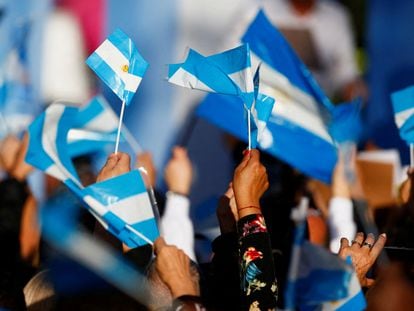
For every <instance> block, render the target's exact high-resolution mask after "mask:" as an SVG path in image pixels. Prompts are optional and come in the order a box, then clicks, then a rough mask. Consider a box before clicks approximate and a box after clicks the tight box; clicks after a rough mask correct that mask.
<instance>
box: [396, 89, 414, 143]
mask: <svg viewBox="0 0 414 311" xmlns="http://www.w3.org/2000/svg"><path fill="white" fill-rule="evenodd" d="M391 100H392V107H393V109H394V119H395V124H396V125H397V127H398V128H399V130H400V136H401V138H402V139H403V140H405V141H406V143H407V144H408V145H409V144H413V143H414V86H410V87H408V88H405V89H403V90H399V91H397V92H394V93H392V94H391Z"/></svg>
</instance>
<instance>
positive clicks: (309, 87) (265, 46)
mask: <svg viewBox="0 0 414 311" xmlns="http://www.w3.org/2000/svg"><path fill="white" fill-rule="evenodd" d="M242 41H243V42H246V43H248V44H249V45H250V49H251V50H252V51H253V52H254V53H255V54H256V55H257V56H258V57H259V58H260V59H261V60H262V61H263V62H265V63H267V64H268V65H269V66H271V67H272V68H274V69H275V70H277V71H278V72H280V73H281V74H282V75H284V76H285V77H286V78H288V80H289V81H290V82H291V83H292V84H294V85H295V86H296V87H298V88H299V89H301V90H302V91H303V92H305V93H307V94H310V95H311V96H312V97H315V98H317V99H318V101H319V102H320V103H322V104H324V105H325V106H326V107H327V108H328V109H331V108H333V104H332V103H331V101H330V100H329V98H328V97H327V96H326V95H325V94H324V92H323V91H322V90H321V88H320V87H319V85H318V84H317V82H316V81H315V79H314V78H313V76H312V74H311V72H310V71H309V69H308V68H306V66H305V65H304V64H303V63H302V61H301V60H300V59H299V57H298V56H297V55H296V53H295V51H294V50H293V49H292V48H291V47H290V45H289V43H288V42H287V41H286V39H285V38H284V37H283V35H282V34H281V33H280V32H279V31H278V30H277V28H275V27H274V26H273V25H272V24H271V22H270V21H269V20H268V19H267V17H266V15H265V14H264V12H263V11H262V10H261V11H259V13H258V14H257V16H256V18H255V20H254V21H253V22H252V23H251V24H250V26H249V28H248V29H247V31H246V33H245V34H244V35H243V38H242ZM276 100H277V99H276Z"/></svg>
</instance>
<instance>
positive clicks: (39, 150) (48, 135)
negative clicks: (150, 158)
mask: <svg viewBox="0 0 414 311" xmlns="http://www.w3.org/2000/svg"><path fill="white" fill-rule="evenodd" d="M78 113H79V111H78V108H75V107H67V106H65V105H63V104H53V105H51V106H49V107H48V109H46V111H45V112H44V113H43V114H41V115H40V116H39V117H38V118H36V119H35V121H34V122H33V123H32V124H31V125H30V126H29V147H28V151H27V154H26V159H25V161H26V162H27V163H29V164H31V165H33V166H35V167H37V168H39V169H40V170H42V171H44V172H45V173H47V174H49V175H51V176H53V177H55V178H57V179H58V180H60V181H62V182H63V183H65V185H67V186H68V188H69V189H70V190H71V191H72V192H74V194H75V195H77V196H78V197H79V198H80V199H81V200H83V202H85V203H86V206H87V208H88V210H89V211H90V212H91V213H92V214H93V215H94V216H95V217H96V218H97V220H98V221H100V222H101V223H102V225H103V226H104V227H105V228H107V230H109V231H110V232H111V233H112V234H114V235H115V236H117V237H118V238H119V239H120V240H121V241H122V242H123V243H125V244H126V245H128V246H129V247H137V246H141V245H144V244H146V243H152V242H153V241H154V240H155V238H156V237H157V236H158V235H159V234H158V228H157V225H156V222H155V217H154V212H153V209H152V205H151V203H150V201H149V197H148V193H147V192H146V190H145V187H144V186H143V185H144V183H143V180H142V177H141V175H140V173H139V172H138V171H132V172H129V173H127V174H124V175H121V176H117V177H115V178H112V179H109V180H106V181H103V182H100V183H96V184H93V185H90V186H88V187H86V188H84V187H83V185H82V183H81V181H80V179H79V177H78V175H77V173H76V170H75V168H74V166H73V163H72V161H71V156H70V153H69V148H70V144H69V143H68V140H67V136H68V133H69V131H70V129H71V128H73V126H74V125H75V124H77V122H79V120H78V119H77V116H78Z"/></svg>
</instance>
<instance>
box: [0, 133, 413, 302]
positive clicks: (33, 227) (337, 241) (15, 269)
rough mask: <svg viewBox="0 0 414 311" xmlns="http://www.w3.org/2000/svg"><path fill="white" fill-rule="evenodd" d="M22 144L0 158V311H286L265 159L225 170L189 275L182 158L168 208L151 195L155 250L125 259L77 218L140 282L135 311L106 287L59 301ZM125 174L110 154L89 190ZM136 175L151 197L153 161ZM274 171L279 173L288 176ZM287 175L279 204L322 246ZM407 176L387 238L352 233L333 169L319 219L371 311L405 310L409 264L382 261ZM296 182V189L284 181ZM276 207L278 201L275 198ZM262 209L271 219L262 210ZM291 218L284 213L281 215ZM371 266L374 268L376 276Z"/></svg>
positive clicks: (349, 206) (340, 175)
mask: <svg viewBox="0 0 414 311" xmlns="http://www.w3.org/2000/svg"><path fill="white" fill-rule="evenodd" d="M27 141H28V138H27V135H25V136H24V138H23V139H22V140H21V141H20V140H19V139H17V138H16V137H11V136H10V137H7V138H6V139H4V140H3V142H2V144H1V148H0V160H1V162H0V163H1V165H2V169H3V170H4V171H5V172H6V174H5V175H4V177H3V179H2V181H1V183H0V192H1V195H0V198H1V204H0V215H1V218H0V219H1V222H0V223H1V226H0V229H1V231H0V238H1V241H2V256H1V277H0V279H1V288H0V305H1V307H2V308H3V309H5V310H24V309H26V308H27V309H28V310H54V309H56V310H61V309H63V310H66V309H67V310H69V309H71V310H86V309H87V310H95V309H98V308H99V309H105V310H107V309H108V310H112V309H114V310H115V309H116V310H123V309H126V310H130V309H131V310H140V309H150V310H273V309H276V308H277V307H283V290H284V287H285V285H286V273H287V270H288V266H289V261H290V249H291V247H292V243H293V241H292V230H293V228H292V227H290V226H285V230H286V232H284V233H280V234H279V231H278V230H273V228H268V227H267V225H266V223H269V224H271V225H272V226H274V225H275V224H277V223H278V222H280V221H285V222H290V218H289V217H288V218H286V217H285V219H273V218H274V217H275V216H277V217H280V218H283V217H284V216H283V213H280V211H279V213H278V212H277V211H278V209H280V210H282V209H285V208H286V207H285V206H283V204H286V203H287V202H289V200H287V199H286V198H285V199H284V200H282V199H280V198H279V199H276V200H275V201H273V202H276V203H271V204H269V198H267V199H266V200H263V199H265V197H266V196H264V194H265V193H266V190H267V189H268V188H269V177H268V173H267V169H266V167H265V165H264V164H263V163H265V162H266V161H267V162H269V161H271V160H269V159H266V157H267V156H266V155H265V154H262V155H261V154H260V152H259V151H258V150H256V149H252V150H245V151H244V152H243V155H242V156H241V160H240V161H239V163H238V165H237V167H236V168H235V170H234V176H233V180H232V181H230V183H229V187H228V189H227V190H226V191H225V193H224V194H223V196H222V198H221V200H220V201H219V204H218V207H217V217H218V222H219V225H220V231H221V235H220V236H219V237H217V239H216V240H214V241H213V243H212V249H213V256H212V258H211V262H209V263H198V264H197V254H196V252H195V251H194V241H195V235H194V228H193V224H192V222H191V219H190V217H189V211H190V202H189V199H188V195H189V193H190V191H191V181H192V175H193V172H192V164H191V161H190V159H189V156H188V154H187V151H186V149H185V148H183V147H175V148H174V149H173V150H172V157H171V159H170V160H169V162H168V164H167V166H166V168H165V174H164V176H165V181H166V185H167V187H168V192H167V193H166V195H165V200H162V199H160V197H161V194H160V193H158V192H157V195H156V197H158V198H159V199H158V202H159V211H160V212H161V219H160V222H159V226H160V231H161V236H160V237H159V238H158V239H157V240H156V241H155V243H154V245H153V247H150V246H149V245H147V246H143V247H139V248H136V249H129V248H128V247H127V246H126V245H122V244H121V242H119V241H118V240H117V239H115V238H114V237H113V236H111V234H110V233H108V232H107V231H105V230H103V228H102V226H101V225H100V224H99V223H98V222H96V223H95V221H94V220H93V219H92V220H91V219H89V220H86V219H87V218H88V216H90V215H88V214H87V213H86V214H85V213H83V214H81V217H80V218H79V226H83V227H88V226H89V232H90V233H91V234H93V237H94V239H96V240H104V241H106V243H109V244H110V245H111V246H112V248H113V249H114V250H116V251H117V252H119V253H123V254H124V256H125V257H126V258H127V259H128V260H130V261H131V262H132V263H134V265H135V266H136V267H137V269H139V270H140V271H141V272H142V273H143V275H144V276H145V277H144V279H143V280H144V281H142V280H141V281H140V280H137V284H136V290H137V291H143V290H145V291H146V293H147V294H146V295H145V297H146V299H145V301H140V302H137V301H135V300H134V299H132V298H130V297H128V295H126V294H124V293H122V292H121V291H119V290H118V289H116V288H114V287H112V286H106V287H103V288H102V287H100V286H97V287H96V288H88V289H83V290H81V291H76V290H75V291H70V292H69V293H67V292H66V293H65V292H59V290H58V287H59V286H56V284H55V283H54V282H56V278H53V277H52V276H53V274H54V272H53V269H58V268H56V267H54V266H53V265H49V263H50V257H51V256H52V255H51V252H50V250H48V245H47V243H45V242H44V241H43V239H42V234H41V222H40V220H39V216H38V209H39V207H38V206H37V204H36V200H35V199H34V197H33V195H32V194H31V191H30V189H29V187H28V185H27V182H26V179H27V176H28V174H30V172H31V171H32V170H33V168H32V167H31V166H30V165H28V164H26V163H25V161H24V157H25V152H26V150H27V143H28V142H27ZM261 157H262V159H261ZM273 162H275V161H274V160H273ZM75 163H78V165H77V168H78V171H79V172H80V176H83V181H84V182H85V183H86V182H88V180H89V183H92V182H94V177H93V176H90V174H91V173H90V172H89V171H88V169H87V167H88V165H86V164H85V163H87V162H85V161H84V160H83V161H82V159H77V160H75ZM130 163H131V159H130V157H129V155H128V154H126V153H122V152H118V153H116V154H111V155H110V156H109V157H108V158H107V161H106V163H105V165H104V166H103V167H102V169H101V170H100V172H99V174H98V175H97V176H96V180H97V181H103V180H107V179H110V178H112V177H115V176H118V175H121V174H123V173H126V172H129V171H130V170H131V167H130ZM277 165H279V166H284V164H280V163H278V164H276V163H273V169H274V166H277ZM135 166H137V167H138V166H141V167H144V168H145V171H146V174H145V181H146V183H147V186H148V187H149V189H152V187H153V186H154V185H155V174H156V170H155V168H154V165H153V164H152V160H151V155H150V154H149V153H142V154H140V155H138V156H137V159H136V163H135ZM283 169H284V170H287V168H286V167H285V168H283ZM270 171H271V170H269V172H270ZM290 174H291V175H292V174H293V175H294V177H292V176H290V177H289V178H290V180H289V178H288V177H287V175H288V173H284V175H286V176H284V177H285V179H283V178H282V179H281V180H279V181H280V182H286V181H287V180H289V184H288V185H285V186H284V187H289V188H290V191H289V192H286V193H283V195H284V196H286V195H287V194H288V193H290V194H292V195H293V197H292V198H290V203H292V204H293V203H295V202H296V203H298V198H300V197H303V196H308V197H309V198H310V199H311V200H310V202H311V204H310V205H311V208H310V210H309V212H308V217H307V232H306V236H307V237H308V238H307V239H309V240H310V241H311V242H313V243H316V244H317V243H320V242H318V239H315V238H314V236H315V234H314V233H313V231H315V230H316V231H317V230H318V227H320V224H318V223H317V222H314V221H312V217H313V216H314V214H315V213H312V211H317V208H318V207H317V204H316V202H317V199H315V198H316V197H317V193H316V191H315V190H310V188H311V187H309V182H308V181H307V180H305V178H304V177H303V176H302V177H299V174H298V173H297V172H295V171H293V170H292V169H291V172H290ZM85 176H88V177H85ZM408 177H409V178H408V179H407V182H406V183H405V184H404V185H403V187H402V188H401V189H402V190H401V202H402V204H403V205H402V207H401V208H400V209H399V212H400V214H399V215H395V217H394V218H393V221H392V222H390V223H389V224H387V225H388V227H385V228H386V230H387V232H386V233H382V234H380V235H379V236H375V235H374V234H373V233H371V232H358V233H357V231H358V230H357V228H358V227H360V226H361V224H363V223H364V221H365V223H371V222H370V215H365V216H366V219H365V220H364V219H358V217H357V215H354V212H353V210H354V208H358V206H357V205H358V204H360V205H361V204H364V202H363V197H361V195H362V194H361V193H360V192H361V189H359V193H358V190H357V189H356V188H358V187H360V185H359V186H358V185H357V184H358V182H355V183H354V184H353V185H352V186H350V184H349V182H348V181H347V179H346V176H345V169H344V165H343V160H342V159H341V158H340V159H339V160H338V164H337V167H336V169H335V172H334V175H333V183H332V193H333V196H332V198H331V199H330V206H329V209H328V211H327V215H326V224H327V225H328V228H329V232H330V234H329V237H330V238H329V241H328V240H325V246H326V247H329V248H330V249H332V250H333V251H334V252H335V253H337V254H338V256H339V257H340V258H343V259H346V258H347V257H350V258H351V259H352V265H353V267H354V269H355V271H356V273H357V276H358V280H359V282H360V285H361V287H362V288H363V289H365V290H366V297H367V302H368V309H372V310H386V309H387V308H388V306H390V304H391V303H395V304H397V303H398V304H401V308H399V310H403V307H408V309H409V306H410V305H411V306H412V304H410V303H412V300H413V296H412V295H411V294H412V292H413V291H412V289H413V284H412V261H411V259H412V258H410V256H409V254H410V253H409V252H407V253H404V251H402V254H401V253H398V254H393V253H392V252H391V253H389V254H388V255H389V256H386V254H385V252H384V245H385V244H386V241H392V243H393V244H392V245H402V244H401V243H408V246H409V233H410V230H412V226H411V224H412V216H413V215H412V206H411V205H412V200H413V198H414V197H413V194H414V193H413V191H412V188H411V182H412V178H413V177H414V174H413V172H412V170H410V171H409V172H408ZM295 178H296V179H300V180H301V181H300V182H297V181H296V182H292V180H293V179H295ZM357 179H358V178H357ZM273 186H274V185H273ZM61 187H62V186H61V185H59V183H57V182H54V183H53V182H49V188H50V189H49V192H50V193H56V191H57V189H60V188H61ZM270 188H271V187H270ZM281 188H282V190H281V191H284V189H283V187H281ZM279 195H281V194H280V193H279ZM358 195H359V196H360V197H358ZM273 196H274V197H275V195H274V194H273ZM352 199H355V201H352ZM58 202H59V201H58ZM353 202H354V203H353ZM358 202H359V203H358ZM279 204H280V205H279ZM288 204H289V203H288ZM269 205H271V207H270V208H271V209H272V210H273V213H272V212H271V211H269ZM292 207H293V205H291V206H290V208H292ZM354 219H355V220H356V221H355V220H354ZM91 224H92V225H91ZM371 225H373V224H372V223H371ZM371 228H375V226H371ZM387 228H388V229H387ZM289 230H290V231H291V232H288V231H289ZM373 231H374V232H375V230H373ZM375 233H376V232H375ZM316 235H317V234H316ZM341 237H342V238H341ZM403 245H404V244H403ZM404 246H407V245H404ZM407 254H408V255H407ZM90 256H94V254H90ZM48 257H49V259H48ZM52 257H53V256H52ZM377 258H380V259H381V260H380V261H379V264H378V265H376V259H377ZM97 260H99V258H97ZM373 268H375V269H373ZM81 271H82V270H80V271H79V270H77V269H74V270H73V271H71V270H68V271H65V272H64V273H69V274H71V273H73V274H74V275H76V274H77V273H79V277H80V278H82V272H81ZM60 273H62V272H60ZM60 275H61V276H62V274H60ZM384 291H388V292H390V293H392V295H391V297H389V299H390V301H384V302H382V303H381V302H380V301H383V300H384V299H383V297H382V296H381V295H383V293H384ZM403 298H406V300H405V302H402V300H401V299H403ZM387 300H388V299H387ZM388 310H389V309H388Z"/></svg>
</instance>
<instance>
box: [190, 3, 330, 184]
mask: <svg viewBox="0 0 414 311" xmlns="http://www.w3.org/2000/svg"><path fill="white" fill-rule="evenodd" d="M242 41H243V42H244V43H245V44H249V46H250V51H251V56H252V66H257V65H258V64H259V63H260V64H261V65H260V92H261V93H263V94H266V95H267V96H270V97H272V98H274V99H275V101H276V105H274V107H273V110H272V113H271V115H270V117H269V120H268V123H267V126H266V128H265V129H264V131H263V134H262V138H261V140H260V142H259V147H260V149H262V150H264V151H267V152H268V153H270V154H272V155H274V156H276V157H278V158H280V159H282V160H284V161H285V162H287V163H289V164H291V165H292V166H294V167H296V168H297V169H299V170H301V171H302V172H303V173H305V174H307V175H309V176H312V177H314V178H317V179H319V180H322V181H324V182H328V183H329V182H330V180H331V175H332V170H333V168H334V166H335V164H336V160H337V150H336V146H335V143H334V141H333V139H332V138H331V136H330V134H329V131H328V126H329V124H330V119H331V112H332V110H333V109H334V106H333V104H332V103H331V102H330V100H329V99H328V98H327V97H326V95H325V94H324V93H323V91H322V90H321V89H320V87H319V86H318V84H317V83H316V81H315V80H314V78H313V77H312V75H311V73H310V71H309V70H308V69H307V68H306V66H305V65H304V64H303V63H302V62H301V60H300V59H299V58H298V56H297V55H296V54H295V52H294V51H293V50H292V48H291V47H290V46H289V44H288V43H287V41H286V40H285V39H284V37H283V36H282V35H281V33H280V32H279V31H278V30H277V29H276V28H275V27H274V26H273V25H272V24H271V23H270V22H269V20H268V19H267V18H266V16H265V14H264V13H263V12H262V11H259V13H258V14H257V16H256V18H255V19H254V21H253V22H252V23H251V24H250V26H249V27H248V29H247V30H246V32H245V34H244V36H243V38H242ZM241 113H242V109H241V108H240V101H239V100H238V99H237V98H231V97H225V96H221V95H216V94H209V95H208V96H207V97H206V98H205V100H204V101H203V102H202V103H201V105H200V106H199V107H198V109H197V114H198V115H199V116H201V117H203V118H206V119H207V120H209V121H210V122H212V123H214V124H215V125H217V126H219V127H221V128H223V129H224V130H226V131H228V132H230V133H231V134H233V135H235V136H237V137H239V138H240V139H243V140H247V137H246V133H247V129H246V127H245V125H244V124H241V122H239V120H238V118H237V116H239V115H240V114H241Z"/></svg>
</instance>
